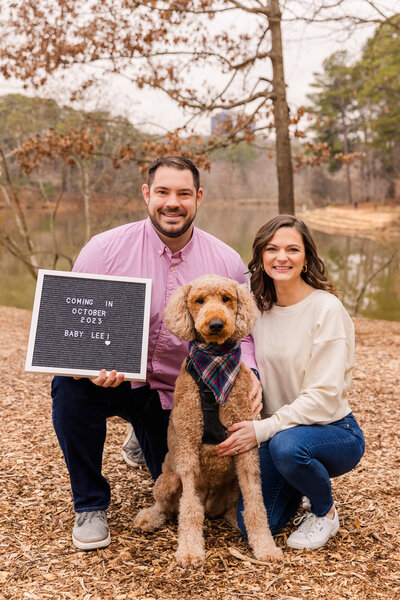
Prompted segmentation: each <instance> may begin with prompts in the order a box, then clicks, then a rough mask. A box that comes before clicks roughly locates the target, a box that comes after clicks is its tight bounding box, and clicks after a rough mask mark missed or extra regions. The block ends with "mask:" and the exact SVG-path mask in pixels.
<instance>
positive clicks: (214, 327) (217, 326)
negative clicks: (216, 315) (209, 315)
mask: <svg viewBox="0 0 400 600" xmlns="http://www.w3.org/2000/svg"><path fill="white" fill-rule="evenodd" d="M224 325H225V323H224V322H223V321H221V319H211V321H210V322H209V324H208V327H209V328H210V331H212V332H213V333H219V332H220V331H221V330H222V329H223V327H224Z"/></svg>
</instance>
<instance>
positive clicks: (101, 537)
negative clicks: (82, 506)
mask: <svg viewBox="0 0 400 600" xmlns="http://www.w3.org/2000/svg"><path fill="white" fill-rule="evenodd" d="M72 541H73V543H74V545H75V546H76V547H77V548H79V550H96V549H97V548H105V547H106V546H108V545H109V544H110V543H111V537H110V532H109V530H108V524H107V514H106V511H105V510H93V511H88V512H80V513H76V519H75V525H74V528H73V530H72Z"/></svg>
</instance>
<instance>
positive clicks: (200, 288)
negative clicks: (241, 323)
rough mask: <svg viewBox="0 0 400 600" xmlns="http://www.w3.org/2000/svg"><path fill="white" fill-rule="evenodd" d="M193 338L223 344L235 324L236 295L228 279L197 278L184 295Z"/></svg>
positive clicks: (231, 333) (231, 332) (233, 329)
mask: <svg viewBox="0 0 400 600" xmlns="http://www.w3.org/2000/svg"><path fill="white" fill-rule="evenodd" d="M186 302H187V307H188V310H189V312H190V316H191V317H192V319H193V323H194V329H195V331H196V338H195V339H198V340H201V341H204V342H208V343H211V344H223V343H224V342H225V341H226V340H227V339H228V338H230V337H231V336H232V335H233V332H234V331H235V326H236V311H237V294H236V289H235V288H234V286H232V285H230V283H228V282H226V283H225V282H224V283H223V284H222V285H221V282H220V281H215V280H213V279H209V280H208V281H201V282H199V281H197V282H195V284H194V285H192V286H191V288H190V291H189V294H188V296H187V301H186Z"/></svg>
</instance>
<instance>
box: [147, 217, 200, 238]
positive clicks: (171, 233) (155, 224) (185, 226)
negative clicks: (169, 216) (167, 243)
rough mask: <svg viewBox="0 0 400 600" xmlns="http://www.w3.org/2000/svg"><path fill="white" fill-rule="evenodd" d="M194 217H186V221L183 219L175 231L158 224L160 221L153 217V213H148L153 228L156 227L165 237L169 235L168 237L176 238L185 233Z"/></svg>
mask: <svg viewBox="0 0 400 600" xmlns="http://www.w3.org/2000/svg"><path fill="white" fill-rule="evenodd" d="M195 217H196V215H194V216H193V218H192V219H188V221H185V222H184V223H183V225H182V227H181V228H180V229H177V230H176V231H168V230H166V229H164V228H163V227H162V226H161V225H160V223H159V222H158V221H157V220H156V219H155V217H154V215H150V214H149V218H150V221H151V223H152V225H153V227H154V229H156V230H157V231H158V232H159V233H161V234H162V235H164V236H165V237H169V238H177V237H179V236H181V235H183V234H184V233H186V232H187V230H188V229H189V227H190V226H191V224H192V223H193V221H194V219H195Z"/></svg>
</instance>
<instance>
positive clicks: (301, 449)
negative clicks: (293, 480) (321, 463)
mask: <svg viewBox="0 0 400 600" xmlns="http://www.w3.org/2000/svg"><path fill="white" fill-rule="evenodd" d="M299 429H300V428H299V427H293V428H291V429H285V430H284V431H280V432H279V433H277V434H276V435H274V437H273V438H271V440H270V443H269V451H270V453H271V458H272V461H273V462H274V464H275V466H276V468H277V469H278V470H279V471H280V473H282V474H283V475H284V474H285V473H290V472H291V471H292V470H293V469H296V467H297V466H298V465H299V464H304V463H306V462H308V461H309V460H310V459H311V455H310V452H309V451H308V449H307V445H306V444H305V443H304V440H303V439H302V436H301V431H299ZM296 430H297V431H296Z"/></svg>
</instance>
